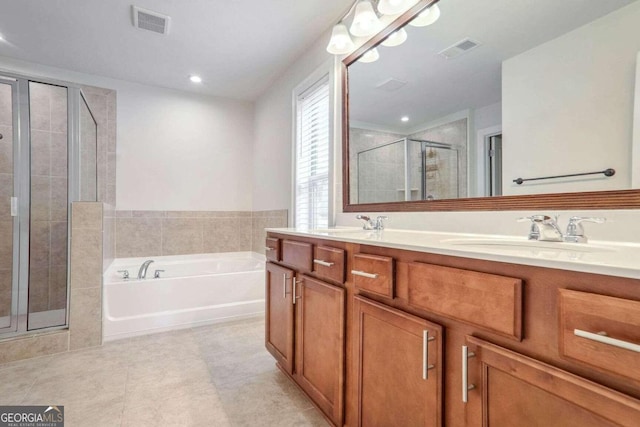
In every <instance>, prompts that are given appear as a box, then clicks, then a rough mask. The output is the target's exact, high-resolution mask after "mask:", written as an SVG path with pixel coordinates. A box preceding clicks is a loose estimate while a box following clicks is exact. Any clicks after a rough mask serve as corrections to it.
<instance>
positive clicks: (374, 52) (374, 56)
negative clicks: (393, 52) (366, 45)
mask: <svg viewBox="0 0 640 427" xmlns="http://www.w3.org/2000/svg"><path fill="white" fill-rule="evenodd" d="M378 58H380V54H379V53H378V49H376V48H375V47H374V48H373V49H371V50H368V51H367V53H365V54H364V55H362V56H361V57H360V59H358V61H359V62H363V63H365V64H368V63H370V62H376V61H377V60H378Z"/></svg>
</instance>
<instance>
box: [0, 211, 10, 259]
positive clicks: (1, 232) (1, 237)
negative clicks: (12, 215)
mask: <svg viewBox="0 0 640 427" xmlns="http://www.w3.org/2000/svg"><path fill="white" fill-rule="evenodd" d="M12 266H13V221H0V269H10V268H13V267H12Z"/></svg>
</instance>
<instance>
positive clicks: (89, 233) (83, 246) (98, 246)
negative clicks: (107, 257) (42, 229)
mask: <svg viewBox="0 0 640 427" xmlns="http://www.w3.org/2000/svg"><path fill="white" fill-rule="evenodd" d="M102 256H103V254H102V230H94V229H83V228H80V229H73V231H72V232H71V288H72V289H74V288H76V289H78V288H94V287H95V288H100V287H101V286H102V260H103V258H102Z"/></svg>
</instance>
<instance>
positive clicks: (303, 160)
mask: <svg viewBox="0 0 640 427" xmlns="http://www.w3.org/2000/svg"><path fill="white" fill-rule="evenodd" d="M329 103H330V97H329V78H328V76H325V77H324V78H322V79H321V80H320V81H318V82H316V83H315V84H313V85H312V86H311V87H309V88H308V89H307V90H305V91H304V92H302V93H300V94H299V95H298V96H297V97H296V137H295V140H296V150H295V189H294V198H295V200H294V209H295V215H294V221H295V226H296V227H300V228H319V227H327V226H328V225H329V139H330V138H329V135H330V122H329V114H330V105H329Z"/></svg>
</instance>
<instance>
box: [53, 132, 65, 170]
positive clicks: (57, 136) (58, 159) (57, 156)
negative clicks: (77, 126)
mask: <svg viewBox="0 0 640 427" xmlns="http://www.w3.org/2000/svg"><path fill="white" fill-rule="evenodd" d="M49 135H50V137H51V176H60V177H66V176H67V164H68V160H67V157H68V153H67V145H68V144H67V134H66V133H60V132H51V133H50V134H49Z"/></svg>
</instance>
